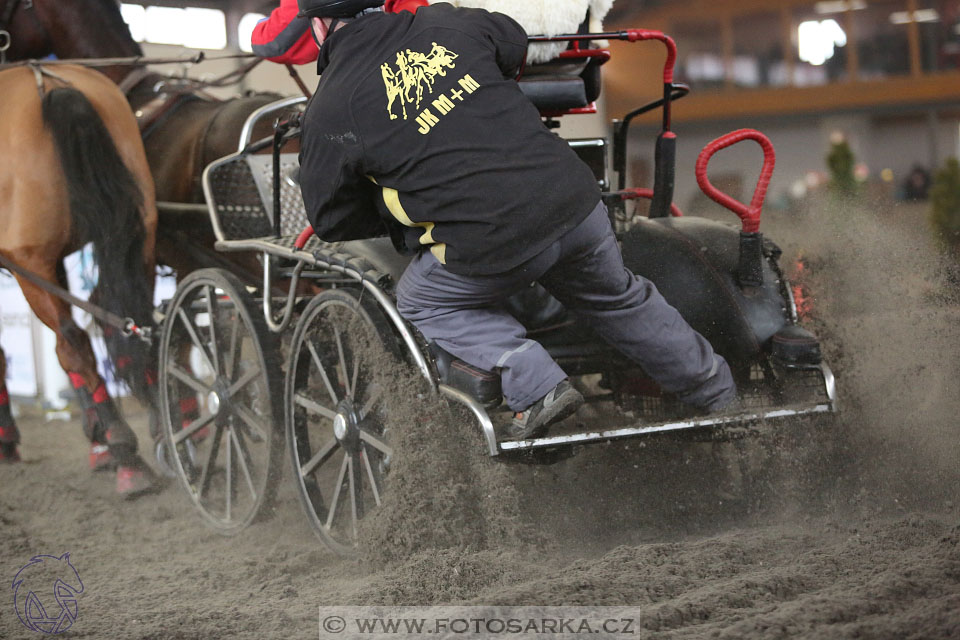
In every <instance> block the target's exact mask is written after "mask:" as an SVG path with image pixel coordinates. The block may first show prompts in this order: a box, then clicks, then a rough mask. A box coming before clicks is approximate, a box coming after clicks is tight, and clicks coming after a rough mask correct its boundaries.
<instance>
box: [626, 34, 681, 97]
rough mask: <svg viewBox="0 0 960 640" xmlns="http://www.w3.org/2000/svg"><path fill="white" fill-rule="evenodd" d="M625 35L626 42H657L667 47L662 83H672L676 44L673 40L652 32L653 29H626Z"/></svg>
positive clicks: (675, 60)
mask: <svg viewBox="0 0 960 640" xmlns="http://www.w3.org/2000/svg"><path fill="white" fill-rule="evenodd" d="M626 34H627V41H628V42H636V41H637V40H659V41H660V42H662V43H663V44H664V46H666V47H667V61H666V62H665V63H664V65H663V82H664V84H670V83H671V82H673V67H674V66H675V65H676V63H677V43H676V42H674V41H673V38H671V37H670V36H668V35H666V34H664V33H663V32H662V31H654V30H653V29H627V31H626Z"/></svg>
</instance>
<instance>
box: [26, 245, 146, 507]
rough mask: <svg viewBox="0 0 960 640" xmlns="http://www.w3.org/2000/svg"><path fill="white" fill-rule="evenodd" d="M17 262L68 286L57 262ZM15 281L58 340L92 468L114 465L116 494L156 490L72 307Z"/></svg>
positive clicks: (134, 437) (43, 292) (32, 307)
mask: <svg viewBox="0 0 960 640" xmlns="http://www.w3.org/2000/svg"><path fill="white" fill-rule="evenodd" d="M15 259H17V258H15ZM17 261H18V263H19V264H21V265H23V266H24V267H25V268H27V269H30V270H31V271H33V272H34V273H36V274H37V275H39V276H40V277H42V278H44V279H46V280H47V281H49V282H54V283H57V284H59V285H60V286H66V277H65V274H64V271H63V266H62V264H61V263H60V262H59V261H58V262H57V263H55V264H38V263H37V261H33V262H31V261H30V260H29V258H27V259H24V258H22V257H21V258H20V259H19V260H17ZM17 280H18V282H19V283H20V288H21V289H22V291H23V295H24V297H25V298H26V299H27V302H28V303H29V304H30V308H31V309H33V312H34V313H35V314H37V317H38V318H39V319H40V321H41V322H43V323H44V324H45V325H47V326H48V327H49V328H50V329H51V330H52V331H53V332H54V333H55V334H56V336H57V347H56V351H57V359H58V360H59V361H60V366H61V367H63V370H64V371H66V372H67V375H68V376H69V378H70V382H71V384H72V385H73V388H74V389H75V390H76V392H77V394H78V396H79V397H80V405H81V407H82V408H83V410H84V415H83V430H84V434H85V435H86V436H87V438H88V439H89V440H90V442H91V445H92V447H91V454H90V465H91V467H92V468H94V469H97V468H106V467H108V466H112V463H113V462H115V463H116V465H117V492H118V493H121V494H124V495H128V496H132V495H136V494H139V493H142V492H144V491H146V490H148V489H151V488H153V486H154V480H153V474H152V472H151V471H150V469H149V467H147V466H146V464H144V462H143V460H142V459H141V458H140V456H139V455H137V436H136V434H134V432H133V430H132V429H131V428H130V426H129V425H128V424H127V423H126V422H125V421H124V420H123V418H122V417H121V416H120V413H119V411H117V408H116V405H115V404H114V403H113V399H112V398H111V397H110V394H109V393H108V392H107V387H106V385H105V384H104V381H103V379H102V378H101V377H100V374H99V373H97V361H96V357H95V356H94V354H93V348H92V347H91V346H90V338H89V336H87V334H86V333H85V332H84V331H83V330H82V329H80V327H78V326H77V325H76V323H75V322H74V321H73V316H72V315H71V313H70V305H69V304H67V303H66V302H64V301H63V300H61V299H59V298H57V297H56V296H54V295H52V294H50V293H47V292H46V291H44V290H42V289H40V288H39V287H37V286H35V285H33V284H32V283H30V282H29V281H26V280H24V279H21V278H19V277H18V278H17ZM103 447H106V449H104V448H103Z"/></svg>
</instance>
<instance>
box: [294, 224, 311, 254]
mask: <svg viewBox="0 0 960 640" xmlns="http://www.w3.org/2000/svg"><path fill="white" fill-rule="evenodd" d="M311 236H313V227H312V226H307V228H306V229H304V230H303V231H301V232H300V235H298V236H297V239H296V241H295V242H294V243H293V248H294V249H297V250H300V249H303V248H304V247H305V246H307V240H309V239H310V238H311Z"/></svg>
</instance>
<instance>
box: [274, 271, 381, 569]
mask: <svg viewBox="0 0 960 640" xmlns="http://www.w3.org/2000/svg"><path fill="white" fill-rule="evenodd" d="M358 295H359V294H358V293H355V292H353V291H352V290H347V289H337V290H333V291H326V292H324V293H322V294H320V295H318V296H317V297H316V298H314V299H313V300H311V301H310V304H309V305H308V306H307V308H306V309H305V310H304V312H303V314H302V315H301V316H300V321H299V322H298V324H297V327H296V330H295V331H294V335H293V341H292V343H291V348H290V355H289V359H288V361H287V377H286V382H285V385H284V408H285V425H286V433H287V446H288V448H289V450H290V455H291V459H292V462H293V475H294V478H295V479H296V483H297V489H298V494H299V496H300V501H301V504H302V505H303V507H304V510H305V511H306V513H307V518H308V519H309V521H310V525H311V526H312V527H313V529H314V531H315V532H316V533H317V535H318V536H319V537H320V539H321V540H323V541H324V542H325V543H326V544H327V545H328V546H329V547H330V548H331V549H333V550H334V551H335V552H337V553H339V554H341V555H350V554H352V553H353V552H354V551H355V549H356V545H357V527H358V525H359V522H360V520H362V519H363V517H364V516H365V515H367V514H369V513H370V512H371V511H372V510H373V509H375V508H377V507H378V506H380V504H381V501H382V500H383V498H384V490H385V487H386V481H387V479H388V474H389V470H390V463H391V458H392V456H393V449H392V448H391V446H390V444H389V432H388V430H387V428H386V424H385V418H386V417H387V416H386V408H385V406H384V405H385V404H386V398H385V396H386V395H387V394H386V391H385V390H384V388H383V385H382V384H380V383H378V380H377V377H376V374H377V373H378V370H380V371H382V370H383V367H384V366H385V365H386V364H387V363H389V362H395V360H391V359H392V358H396V355H397V353H398V348H397V342H396V340H395V339H394V337H393V333H392V331H391V327H390V326H389V324H388V323H387V321H386V320H385V319H384V318H383V315H382V314H381V312H380V311H379V309H378V308H377V307H376V305H374V304H372V303H371V304H367V300H363V301H361V298H359V297H358Z"/></svg>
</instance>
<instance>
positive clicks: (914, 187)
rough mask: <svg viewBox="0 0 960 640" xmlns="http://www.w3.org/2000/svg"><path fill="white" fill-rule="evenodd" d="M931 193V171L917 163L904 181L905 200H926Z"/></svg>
mask: <svg viewBox="0 0 960 640" xmlns="http://www.w3.org/2000/svg"><path fill="white" fill-rule="evenodd" d="M929 194H930V172H929V171H927V170H926V169H924V168H923V167H921V166H920V165H918V164H916V165H913V169H911V170H910V173H909V174H908V175H907V179H906V180H905V181H904V183H903V199H904V200H926V199H927V198H928V197H929Z"/></svg>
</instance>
